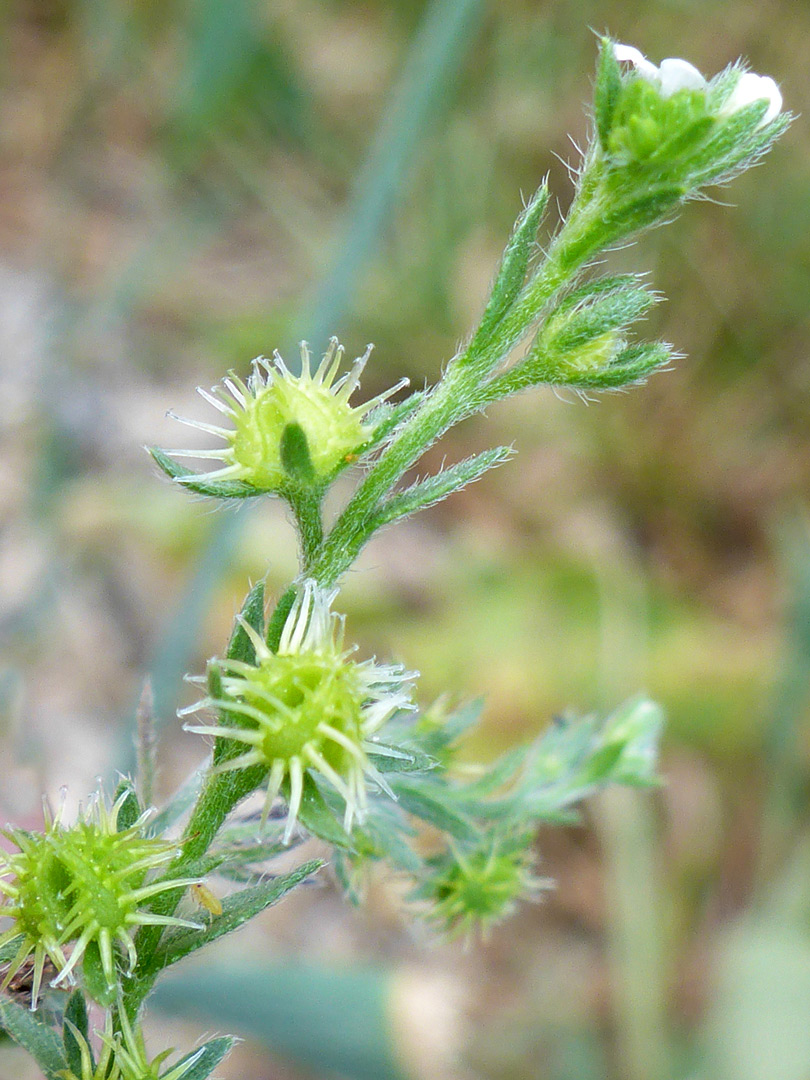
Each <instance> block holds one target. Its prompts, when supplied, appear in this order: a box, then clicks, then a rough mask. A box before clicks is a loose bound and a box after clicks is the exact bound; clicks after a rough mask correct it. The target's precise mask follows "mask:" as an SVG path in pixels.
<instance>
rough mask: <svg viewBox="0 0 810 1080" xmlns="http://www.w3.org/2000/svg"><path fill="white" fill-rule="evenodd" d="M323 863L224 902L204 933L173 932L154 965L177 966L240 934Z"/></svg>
mask: <svg viewBox="0 0 810 1080" xmlns="http://www.w3.org/2000/svg"><path fill="white" fill-rule="evenodd" d="M322 865H323V863H322V862H321V861H320V860H319V859H313V860H311V861H310V862H306V863H304V864H303V865H302V866H299V867H297V868H296V869H295V870H293V871H292V872H291V873H289V874H282V875H280V876H279V877H276V878H274V879H272V880H270V881H263V882H261V883H260V884H259V885H253V886H250V887H249V888H247V889H242V890H241V891H240V892H237V893H234V894H233V895H232V896H228V897H226V898H225V900H224V901H223V902H222V914H221V915H217V916H215V917H214V918H213V919H211V921H210V922H209V923H208V925H207V926H206V927H205V929H204V930H188V929H182V930H174V931H171V932H169V933H167V934H165V935H164V936H163V939H162V940H161V943H160V945H159V946H158V948H157V950H156V951H155V956H154V958H153V965H154V967H155V968H157V969H160V968H164V967H168V966H169V965H170V964H174V963H176V962H177V961H178V960H181V959H182V958H183V957H184V956H188V955H189V953H193V952H196V951H197V950H198V949H202V948H203V946H205V945H208V944H210V943H211V942H212V941H216V940H217V938H221V937H223V936H224V935H225V934H230V933H232V931H234V930H238V929H239V927H240V926H243V925H244V924H245V923H246V922H247V921H248V920H249V919H252V918H253V917H254V915H258V914H259V912H260V911H264V909H265V908H268V907H271V906H272V905H273V904H275V903H276V902H277V901H279V900H280V899H281V898H282V896H284V895H285V894H286V893H288V892H289V891H290V889H294V888H295V887H296V885H300V884H301V882H302V881H305V880H306V879H307V878H308V877H310V876H311V875H312V874H314V873H316V871H318V870H319V869H320V868H321V866H322Z"/></svg>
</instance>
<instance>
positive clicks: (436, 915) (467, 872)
mask: <svg viewBox="0 0 810 1080" xmlns="http://www.w3.org/2000/svg"><path fill="white" fill-rule="evenodd" d="M432 862H433V867H434V874H433V876H432V877H431V878H430V879H429V881H428V882H427V883H426V884H425V885H424V886H422V887H421V888H420V889H419V890H418V892H417V894H416V896H417V897H419V898H423V899H428V900H429V901H430V902H431V904H432V912H431V916H430V917H431V918H432V919H434V920H435V921H437V922H438V923H440V924H441V926H442V928H443V929H444V930H445V931H446V932H447V933H448V934H449V935H450V936H451V937H458V936H465V937H467V938H470V937H472V936H473V935H474V934H475V933H476V932H479V931H480V932H481V933H482V934H483V935H484V936H486V935H487V933H488V932H489V930H490V928H491V927H492V926H494V925H495V924H496V923H498V922H500V921H501V920H503V919H505V918H507V916H509V915H510V914H511V913H512V912H513V911H514V909H515V907H516V905H517V904H518V903H519V901H520V900H525V899H532V898H533V897H536V896H537V895H538V894H539V892H540V891H541V890H543V889H545V888H548V886H549V882H548V881H546V880H545V879H541V878H536V877H534V876H533V874H532V864H533V855H532V851H531V837H530V836H528V835H522V834H521V835H506V836H503V835H501V836H492V837H489V838H487V839H486V840H485V841H484V842H483V843H482V844H481V845H480V846H479V847H476V848H472V849H470V850H465V851H462V850H461V849H460V848H453V849H451V850H450V851H448V852H447V853H446V854H444V855H440V856H438V857H437V858H435V859H434V860H432Z"/></svg>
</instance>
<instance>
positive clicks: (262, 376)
mask: <svg viewBox="0 0 810 1080" xmlns="http://www.w3.org/2000/svg"><path fill="white" fill-rule="evenodd" d="M371 348H372V347H371V345H369V346H368V348H367V349H366V351H365V353H363V355H362V356H361V357H359V358H358V359H357V360H355V362H354V364H353V365H352V367H351V368H350V369H349V371H348V372H347V373H345V374H344V375H343V376H341V377H340V378H337V375H338V372H339V370H340V367H341V364H342V361H343V346H342V345H340V344H339V343H338V340H337V338H332V339H331V340H330V342H329V348H328V349H327V350H326V353H325V355H324V357H323V360H322V361H321V363H320V364H318V365H317V367H315V369H314V370H313V368H312V356H311V353H310V351H309V348H308V347H307V344H306V342H302V343H301V374H300V375H294V374H293V373H292V372H291V371H290V370H289V368H288V367H287V365H286V364H285V363H284V361H283V360H282V358H281V356H280V355H279V353H278V352H276V353H274V355H273V359H272V360H266V359H265V358H264V357H259V358H258V359H256V360H254V361H253V372H252V374H251V375H250V376H249V377H248V379H247V380H246V381H244V382H243V381H242V379H240V378H239V376H238V375H235V374H234V373H233V372H231V373H230V375H228V377H227V378H225V379H223V380H222V383H221V384H219V385H217V386H215V387H213V388H212V390H211V392H209V391H207V390H204V389H202V387H198V392H199V393H200V394H201V395H202V397H203V398H204V399H205V400H206V401H207V402H208V403H209V404H210V405H213V407H214V408H215V409H217V410H218V411H219V412H220V413H222V414H223V415H224V416H225V417H226V418H227V419H228V420H229V421H230V422H231V423H232V425H233V426H232V427H230V428H228V427H220V426H218V425H213V424H207V423H203V422H202V421H198V420H186V419H184V418H183V417H179V416H175V415H174V414H173V413H172V414H170V415H171V416H173V417H174V419H176V420H180V422H181V423H184V424H188V425H189V426H190V427H194V428H197V429H198V430H200V431H204V432H206V433H207V434H210V435H215V436H216V437H217V438H219V439H222V440H223V441H224V443H225V444H226V445H225V446H224V447H222V448H221V449H215V450H173V451H171V455H172V456H173V457H189V458H209V459H212V460H215V461H219V462H220V463H221V464H220V466H219V467H217V468H215V469H212V470H211V471H209V472H204V473H190V474H188V475H186V476H181V477H178V479H179V481H180V482H181V483H187V484H191V485H193V484H194V483H200V482H203V481H204V482H212V481H213V482H219V481H240V482H242V483H243V484H247V485H248V486H249V487H252V488H255V490H256V493H257V494H258V493H261V492H279V491H283V489H284V487H285V485H286V484H287V483H288V482H289V480H290V472H289V462H288V461H287V460H285V451H284V440H285V439H286V438H287V437H288V436H289V434H290V432H293V431H294V432H295V435H296V438H297V439H298V440H300V441H303V444H304V445H303V451H302V452H303V454H304V455H306V458H307V472H308V479H310V481H311V482H312V483H314V484H316V485H319V484H325V483H326V482H328V481H329V480H331V479H332V477H334V476H335V475H336V474H337V473H338V472H339V471H340V470H341V469H343V468H345V467H346V466H347V465H348V464H350V463H351V462H353V461H355V460H356V459H357V457H358V456H359V455H360V454H361V453H362V452H363V451H364V449H365V448H366V447H367V446H368V444H369V442H370V441H371V439H372V436H373V434H374V427H375V425H374V424H373V423H372V422H370V418H369V414H371V413H372V412H373V411H374V409H376V408H377V406H378V405H380V404H382V402H384V401H385V400H386V399H387V398H389V397H391V395H392V394H395V393H396V392H397V391H398V390H400V389H401V388H402V387H403V386H405V385H406V384H407V379H405V380H402V381H400V382H399V383H397V384H396V385H395V386H392V387H391V388H390V389H389V390H386V391H384V392H383V393H381V394H378V395H377V397H374V398H372V399H371V400H370V401H367V402H365V403H364V404H363V405H359V406H352V405H350V404H349V399H350V398H351V396H352V394H353V393H354V391H355V390H356V389H357V387H358V385H359V382H360V376H361V374H362V372H363V369H364V368H365V366H366V363H367V361H368V358H369V356H370V355H371ZM336 380H337V381H336Z"/></svg>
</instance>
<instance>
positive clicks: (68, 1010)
mask: <svg viewBox="0 0 810 1080" xmlns="http://www.w3.org/2000/svg"><path fill="white" fill-rule="evenodd" d="M71 1024H72V1025H73V1027H74V1028H75V1029H76V1030H77V1031H78V1032H79V1034H80V1035H81V1036H82V1037H83V1038H84V1039H85V1041H88V1040H89V1037H90V1036H89V1030H88V1028H89V1025H88V1020H87V1002H86V1001H85V999H84V994H83V993H82V991H81V990H79V989H76V990H74V991H73V993H72V994H71V995H70V997H69V998H68V1003H67V1005H66V1006H65V1013H64V1016H63V1022H62V1041H63V1043H64V1046H65V1057H66V1058H67V1061H68V1065H69V1067H70V1068H71V1070H72V1071H73V1072H74V1073H75V1074H76V1076H81V1074H82V1055H81V1050H80V1048H79V1042H78V1040H77V1038H76V1035H75V1034H74V1032H73V1031H72V1030H71V1027H70V1025H71Z"/></svg>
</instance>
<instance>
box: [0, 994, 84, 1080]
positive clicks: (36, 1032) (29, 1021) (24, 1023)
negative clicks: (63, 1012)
mask: <svg viewBox="0 0 810 1080" xmlns="http://www.w3.org/2000/svg"><path fill="white" fill-rule="evenodd" d="M0 1026H2V1027H3V1028H4V1029H5V1030H6V1031H7V1032H8V1034H9V1035H10V1036H11V1037H12V1039H13V1040H14V1041H15V1042H16V1043H18V1044H19V1045H20V1046H22V1047H23V1049H24V1050H27V1051H28V1053H29V1054H30V1055H31V1057H32V1058H33V1059H34V1060H35V1061H36V1063H37V1065H39V1067H40V1069H42V1071H43V1072H44V1073H45V1076H46V1077H47V1080H58V1074H59V1073H60V1072H61V1071H62V1070H64V1069H66V1068H67V1067H68V1063H67V1059H66V1057H65V1052H64V1050H63V1048H62V1044H61V1042H60V1039H59V1036H58V1035H57V1033H56V1031H55V1029H54V1028H52V1027H49V1026H48V1025H47V1024H43V1023H42V1022H41V1021H40V1020H38V1019H37V1017H36V1013H33V1012H31V1010H30V1009H28V1008H25V1007H24V1006H23V1005H18V1004H17V1002H16V1001H12V1000H11V998H7V997H2V996H0Z"/></svg>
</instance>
